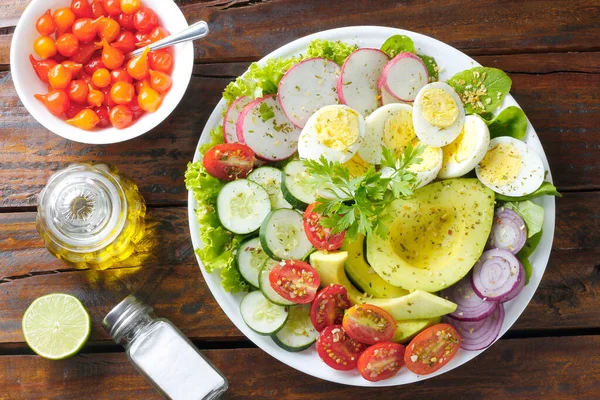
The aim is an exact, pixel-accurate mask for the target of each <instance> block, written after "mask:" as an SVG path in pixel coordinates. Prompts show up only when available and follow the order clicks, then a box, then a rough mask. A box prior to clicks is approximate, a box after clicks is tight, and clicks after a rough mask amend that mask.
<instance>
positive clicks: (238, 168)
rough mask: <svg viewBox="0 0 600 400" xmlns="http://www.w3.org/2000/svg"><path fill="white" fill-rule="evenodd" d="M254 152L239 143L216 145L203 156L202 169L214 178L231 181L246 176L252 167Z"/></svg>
mask: <svg viewBox="0 0 600 400" xmlns="http://www.w3.org/2000/svg"><path fill="white" fill-rule="evenodd" d="M254 161H255V157H254V152H253V151H252V149H250V147H248V146H246V145H243V144H240V143H224V144H218V145H216V146H215V147H213V148H212V149H210V150H209V151H208V152H206V154H205V155H204V161H203V164H204V168H206V170H207V171H208V173H209V174H211V175H212V176H214V177H215V178H219V179H223V180H226V181H233V180H235V179H238V178H245V177H247V176H248V174H249V173H250V171H252V168H253V167H254Z"/></svg>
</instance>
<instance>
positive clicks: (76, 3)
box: [71, 0, 94, 18]
mask: <svg viewBox="0 0 600 400" xmlns="http://www.w3.org/2000/svg"><path fill="white" fill-rule="evenodd" d="M71 11H73V14H75V16H76V17H77V18H92V17H93V16H94V10H93V9H92V6H91V5H90V3H88V0H72V1H71Z"/></svg>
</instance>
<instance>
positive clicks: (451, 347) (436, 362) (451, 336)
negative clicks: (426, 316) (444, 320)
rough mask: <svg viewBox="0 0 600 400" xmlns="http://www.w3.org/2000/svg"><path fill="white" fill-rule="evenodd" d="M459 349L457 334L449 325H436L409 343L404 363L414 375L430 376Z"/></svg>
mask: <svg viewBox="0 0 600 400" xmlns="http://www.w3.org/2000/svg"><path fill="white" fill-rule="evenodd" d="M459 347H460V336H459V335H458V332H456V330H455V329H454V328H453V327H452V326H451V325H448V324H437V325H434V326H431V327H429V328H427V329H425V330H424V331H423V332H421V333H419V334H418V335H417V336H416V337H415V338H414V339H413V340H412V341H411V342H410V344H409V345H408V346H407V347H406V353H405V354H404V362H405V363H406V366H407V367H408V369H409V370H411V371H412V372H414V373H415V374H418V375H427V374H431V373H432V372H435V371H437V370H438V369H440V368H442V367H443V366H444V365H446V364H447V363H448V361H450V360H451V359H452V357H454V355H455V354H456V352H457V351H458V349H459Z"/></svg>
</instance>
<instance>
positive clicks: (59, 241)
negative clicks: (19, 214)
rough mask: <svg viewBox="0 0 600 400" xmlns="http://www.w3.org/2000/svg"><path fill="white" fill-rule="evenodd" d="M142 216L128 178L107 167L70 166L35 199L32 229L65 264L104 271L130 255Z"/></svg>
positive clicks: (136, 193)
mask: <svg viewBox="0 0 600 400" xmlns="http://www.w3.org/2000/svg"><path fill="white" fill-rule="evenodd" d="M145 216H146V204H145V202H144V199H143V198H142V196H141V195H140V193H139V191H138V188H137V186H136V185H135V183H134V182H133V181H132V180H131V179H130V178H129V177H128V176H126V175H124V174H123V173H120V172H119V171H118V170H117V169H116V168H115V167H113V166H109V165H107V164H72V165H70V166H69V167H67V168H65V169H63V170H61V171H58V172H57V173H55V174H54V175H52V177H50V179H49V181H48V183H47V185H46V187H45V188H44V190H42V192H41V193H40V196H39V203H38V213H37V229H38V231H39V233H40V235H41V236H42V238H43V239H44V242H45V244H46V247H47V248H48V250H49V251H50V252H51V253H52V254H54V255H55V256H56V257H58V258H59V259H61V260H63V261H65V262H66V263H67V264H69V265H72V266H73V267H75V268H93V269H106V268H110V267H111V266H113V265H114V264H116V263H118V262H121V261H124V260H126V259H127V258H129V257H130V256H131V255H132V254H133V253H134V251H135V247H136V244H137V243H139V242H140V241H141V240H142V238H143V237H144V233H145Z"/></svg>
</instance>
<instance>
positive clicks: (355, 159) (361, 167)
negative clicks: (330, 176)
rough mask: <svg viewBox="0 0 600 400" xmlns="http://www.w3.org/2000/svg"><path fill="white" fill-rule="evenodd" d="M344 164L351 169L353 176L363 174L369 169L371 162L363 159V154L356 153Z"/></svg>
mask: <svg viewBox="0 0 600 400" xmlns="http://www.w3.org/2000/svg"><path fill="white" fill-rule="evenodd" d="M344 166H345V167H346V168H348V171H350V175H352V176H353V177H358V176H363V175H364V174H365V173H366V172H367V170H368V169H369V166H370V164H369V163H368V162H366V161H365V160H363V159H362V157H361V156H359V155H358V153H356V154H355V155H354V156H352V158H351V159H350V160H348V161H346V162H345V163H344Z"/></svg>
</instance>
